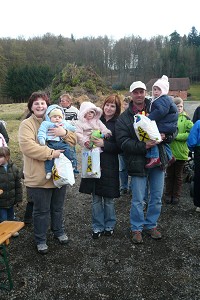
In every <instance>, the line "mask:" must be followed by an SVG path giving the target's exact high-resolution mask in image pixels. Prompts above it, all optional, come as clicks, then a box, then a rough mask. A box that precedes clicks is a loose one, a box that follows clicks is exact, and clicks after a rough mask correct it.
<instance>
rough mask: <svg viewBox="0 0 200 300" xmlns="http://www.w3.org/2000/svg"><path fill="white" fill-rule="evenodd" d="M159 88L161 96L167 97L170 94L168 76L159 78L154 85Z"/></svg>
mask: <svg viewBox="0 0 200 300" xmlns="http://www.w3.org/2000/svg"><path fill="white" fill-rule="evenodd" d="M154 86H157V87H159V88H160V89H161V92H162V93H161V96H162V95H167V94H168V93H169V81H168V77H167V76H166V75H163V76H162V77H161V78H159V79H158V80H157V81H156V82H155V83H154V85H153V87H154Z"/></svg>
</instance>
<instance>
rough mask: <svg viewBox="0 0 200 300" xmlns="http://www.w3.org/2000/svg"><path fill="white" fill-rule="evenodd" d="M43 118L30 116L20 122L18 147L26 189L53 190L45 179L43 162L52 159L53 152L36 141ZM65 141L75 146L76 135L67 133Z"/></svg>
mask: <svg viewBox="0 0 200 300" xmlns="http://www.w3.org/2000/svg"><path fill="white" fill-rule="evenodd" d="M42 121H43V118H37V117H36V116H35V115H34V114H32V115H31V116H30V117H29V118H28V119H25V120H24V121H22V122H21V124H20V127H19V147H20V150H21V152H22V153H23V159H24V167H23V172H24V184H25V186H27V187H38V188H55V185H54V184H53V181H52V179H49V180H47V179H46V173H45V167H44V161H45V160H51V159H52V158H53V151H54V150H52V149H50V148H49V147H48V146H41V145H39V143H38V140H37V133H38V129H39V127H40V125H41V123H42ZM65 141H66V142H69V143H70V145H73V146H74V145H75V144H76V135H75V133H73V132H68V133H67V135H66V137H65Z"/></svg>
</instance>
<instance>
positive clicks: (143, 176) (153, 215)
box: [116, 81, 164, 244]
mask: <svg viewBox="0 0 200 300" xmlns="http://www.w3.org/2000/svg"><path fill="white" fill-rule="evenodd" d="M130 93H131V97H132V101H131V102H130V104H129V107H128V109H127V110H126V111H124V112H123V113H122V114H121V115H120V116H119V117H118V119H117V122H116V133H117V134H116V139H117V143H118V144H119V146H120V147H121V149H122V151H123V153H124V158H125V162H126V166H127V168H128V174H129V175H130V176H131V188H132V203H131V210H130V224H131V231H130V234H131V241H132V242H133V243H136V244H140V243H142V242H143V237H142V231H145V232H146V233H147V234H148V235H150V236H151V237H152V238H153V239H161V237H162V236H161V233H160V232H159V231H158V230H157V220H158V218H159V216H160V212H161V205H162V202H161V198H162V194H163V188H164V171H163V170H161V168H160V167H155V168H152V169H146V168H145V165H146V153H147V149H149V148H151V147H153V146H155V144H156V142H155V141H152V140H149V141H147V142H146V143H144V142H141V141H139V140H138V138H137V136H136V134H135V131H134V128H133V123H134V115H135V114H137V113H141V114H146V113H149V107H150V100H149V99H147V98H145V95H146V86H145V84H144V83H143V82H141V81H136V82H133V83H132V84H131V86H130ZM147 176H148V180H149V189H150V195H149V202H148V207H147V211H146V214H145V215H144V211H143V203H144V201H143V200H144V198H145V190H146V185H147Z"/></svg>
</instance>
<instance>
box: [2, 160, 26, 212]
mask: <svg viewBox="0 0 200 300" xmlns="http://www.w3.org/2000/svg"><path fill="white" fill-rule="evenodd" d="M0 189H2V190H3V193H2V194H1V195H0V208H10V207H12V206H13V205H14V204H16V203H18V202H22V183H21V175H20V172H19V170H18V168H17V166H16V165H15V164H14V163H13V162H12V161H11V160H9V162H8V165H7V170H5V168H4V166H0Z"/></svg>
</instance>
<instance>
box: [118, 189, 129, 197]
mask: <svg viewBox="0 0 200 300" xmlns="http://www.w3.org/2000/svg"><path fill="white" fill-rule="evenodd" d="M127 192H128V190H127V189H121V190H120V195H121V196H123V195H126V194H127Z"/></svg>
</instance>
